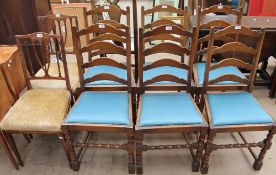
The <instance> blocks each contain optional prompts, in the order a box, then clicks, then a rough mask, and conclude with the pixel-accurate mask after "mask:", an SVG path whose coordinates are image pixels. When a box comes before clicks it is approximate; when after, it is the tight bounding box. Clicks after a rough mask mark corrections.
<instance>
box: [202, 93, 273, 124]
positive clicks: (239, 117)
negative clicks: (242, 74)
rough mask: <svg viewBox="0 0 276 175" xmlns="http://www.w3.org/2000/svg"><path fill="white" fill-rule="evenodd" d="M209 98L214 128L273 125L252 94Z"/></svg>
mask: <svg viewBox="0 0 276 175" xmlns="http://www.w3.org/2000/svg"><path fill="white" fill-rule="evenodd" d="M207 97H208V102H209V107H210V111H211V117H212V124H213V125H214V126H220V125H242V124H265V123H273V119H272V117H271V116H270V115H269V114H268V113H267V112H266V111H265V110H264V109H263V108H262V106H261V105H260V104H259V103H258V101H257V100H256V98H255V97H254V96H253V95H252V94H251V93H248V92H241V93H219V94H208V95H207Z"/></svg>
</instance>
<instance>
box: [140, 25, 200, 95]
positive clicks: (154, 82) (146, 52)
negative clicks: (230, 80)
mask: <svg viewBox="0 0 276 175" xmlns="http://www.w3.org/2000/svg"><path fill="white" fill-rule="evenodd" d="M195 31H196V29H195V28H193V32H189V31H187V30H184V29H183V28H180V27H177V26H175V25H161V26H158V27H156V28H154V29H153V30H150V31H147V32H144V29H143V28H140V29H139V43H140V46H139V86H140V90H139V93H140V94H142V93H144V92H145V91H146V90H153V91H157V90H165V91H168V90H173V91H174V90H186V91H187V92H190V90H191V77H192V64H191V63H193V59H194V50H195V48H196V43H195V35H194V33H195ZM164 34H167V35H180V36H184V37H187V38H190V41H192V43H191V44H190V45H189V46H187V47H185V46H179V45H177V44H175V43H171V42H163V43H160V44H157V45H155V46H154V47H152V48H145V43H146V41H147V42H149V41H152V40H150V39H156V40H160V38H159V37H160V36H162V35H164ZM156 36H157V37H156ZM159 53H167V54H170V55H174V56H173V57H175V56H182V55H183V53H185V54H186V55H189V56H190V59H189V65H187V64H185V63H181V62H178V61H176V60H173V59H171V58H161V59H159V60H158V61H155V62H153V63H151V64H149V65H145V66H144V64H143V63H144V60H145V57H147V56H152V55H155V54H159ZM163 66H169V67H175V68H180V69H183V70H187V72H188V76H187V79H186V80H185V79H183V78H181V77H177V76H175V75H171V74H169V73H168V72H164V74H161V75H157V76H155V77H153V78H151V79H149V80H144V78H143V73H144V71H148V70H151V69H154V68H158V67H163ZM164 81H165V82H166V81H168V82H174V83H177V84H166V86H164V85H158V82H164Z"/></svg>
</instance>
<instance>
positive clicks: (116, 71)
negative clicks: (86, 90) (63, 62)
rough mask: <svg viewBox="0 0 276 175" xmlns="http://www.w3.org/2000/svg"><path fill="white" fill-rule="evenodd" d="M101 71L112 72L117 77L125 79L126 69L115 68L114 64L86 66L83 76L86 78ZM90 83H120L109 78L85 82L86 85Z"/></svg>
mask: <svg viewBox="0 0 276 175" xmlns="http://www.w3.org/2000/svg"><path fill="white" fill-rule="evenodd" d="M102 73H108V74H112V75H115V76H117V77H119V78H123V79H125V80H127V71H126V70H124V69H121V68H117V67H114V66H106V65H101V66H94V67H90V68H88V69H87V71H86V72H85V74H84V76H83V77H84V79H87V78H90V77H92V76H95V75H97V74H102ZM91 85H120V83H118V82H114V81H110V80H100V81H95V82H91V83H87V84H86V86H91Z"/></svg>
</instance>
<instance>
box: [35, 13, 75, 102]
mask: <svg viewBox="0 0 276 175" xmlns="http://www.w3.org/2000/svg"><path fill="white" fill-rule="evenodd" d="M38 26H39V29H40V31H41V32H46V33H52V34H55V35H62V36H63V38H64V46H65V53H66V54H69V55H70V57H72V58H73V59H71V60H68V59H67V67H68V73H69V79H70V83H71V87H72V92H73V94H74V97H75V98H77V97H78V96H79V75H78V66H77V63H76V62H77V60H76V58H75V52H74V47H73V39H72V27H73V26H76V27H77V28H78V19H77V17H76V16H68V15H62V14H52V15H47V16H38ZM53 47H54V46H53ZM51 54H52V55H54V56H56V57H57V58H56V59H60V58H58V56H59V55H58V54H57V55H56V53H51ZM71 55H72V56H71ZM52 64H54V63H52ZM61 66H63V65H62V64H61ZM57 68H58V66H51V67H50V70H49V72H50V73H51V75H55V76H58V72H59V70H58V69H57ZM43 74H44V71H43V70H42V69H40V71H38V73H37V76H42V75H43ZM33 86H34V87H43V88H46V87H51V86H52V84H51V83H48V82H47V81H44V83H43V84H41V83H40V82H37V83H34V84H33ZM64 87H65V86H64ZM61 88H62V87H61Z"/></svg>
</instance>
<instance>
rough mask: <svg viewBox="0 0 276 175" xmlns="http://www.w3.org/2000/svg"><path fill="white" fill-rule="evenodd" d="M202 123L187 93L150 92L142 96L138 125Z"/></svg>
mask: <svg viewBox="0 0 276 175" xmlns="http://www.w3.org/2000/svg"><path fill="white" fill-rule="evenodd" d="M188 124H202V118H201V116H200V113H199V112H198V111H197V109H196V106H195V105H194V104H193V101H192V97H191V96H190V94H187V93H150V94H144V95H143V97H142V111H141V116H140V126H162V125H188Z"/></svg>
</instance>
